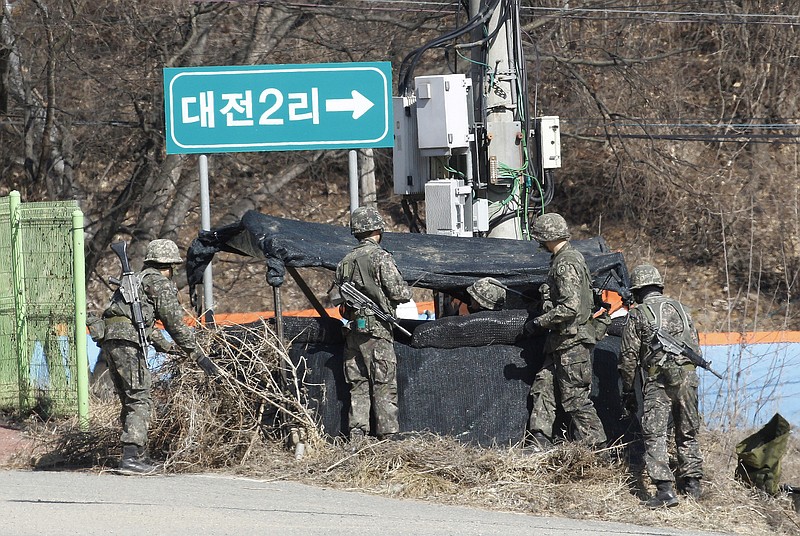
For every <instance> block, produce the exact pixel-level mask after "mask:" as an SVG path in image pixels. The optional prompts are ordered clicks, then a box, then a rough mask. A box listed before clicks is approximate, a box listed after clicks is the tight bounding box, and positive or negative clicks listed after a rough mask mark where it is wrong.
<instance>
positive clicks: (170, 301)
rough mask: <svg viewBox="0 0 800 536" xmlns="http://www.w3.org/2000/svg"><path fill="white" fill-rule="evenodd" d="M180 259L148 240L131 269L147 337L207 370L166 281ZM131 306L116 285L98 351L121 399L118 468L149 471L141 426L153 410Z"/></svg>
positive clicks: (166, 244) (211, 368)
mask: <svg viewBox="0 0 800 536" xmlns="http://www.w3.org/2000/svg"><path fill="white" fill-rule="evenodd" d="M181 262H183V261H182V260H181V257H180V253H179V252H178V246H177V245H175V243H174V242H173V241H171V240H163V239H159V240H153V241H152V242H150V243H149V244H148V246H147V254H146V258H145V260H144V268H143V269H142V271H141V272H140V273H139V274H137V278H138V280H139V281H140V283H141V286H140V289H139V296H140V299H141V306H142V313H143V316H144V321H145V325H146V332H147V337H148V339H149V340H150V341H151V342H152V343H153V346H155V348H156V350H158V351H162V352H170V351H173V348H174V346H176V345H177V347H179V348H180V349H181V350H183V351H184V352H185V353H186V354H187V355H188V356H190V357H191V358H193V359H194V360H195V361H197V364H198V365H199V366H200V367H201V368H203V370H204V371H205V372H206V373H207V374H213V373H216V367H215V365H214V364H213V362H212V361H211V360H210V359H209V358H208V357H207V356H206V355H205V354H204V353H203V352H202V350H201V349H200V348H199V347H198V346H197V343H196V341H195V337H194V334H193V332H192V331H191V330H190V329H189V327H188V326H187V325H186V324H185V323H184V322H183V317H184V311H183V308H182V307H181V305H180V303H179V302H178V289H177V288H176V287H175V283H173V282H172V280H171V277H172V274H173V266H174V265H175V264H179V263H181ZM132 318H133V313H132V312H131V306H130V305H129V304H127V303H125V301H124V299H123V297H122V293H121V291H120V290H117V291H116V292H115V293H114V295H113V296H112V297H111V304H110V305H109V306H108V308H107V309H106V310H105V311H104V312H103V324H104V334H103V336H102V350H103V354H104V355H105V356H106V359H107V361H108V369H109V372H110V373H111V378H112V381H113V382H114V387H115V389H116V391H117V395H118V396H119V399H120V402H121V403H122V411H121V413H120V422H121V423H122V435H121V437H120V440H121V442H122V458H121V460H120V462H119V468H120V470H122V471H125V472H131V473H141V474H146V473H151V472H153V471H154V470H155V467H154V466H153V465H152V464H151V463H150V461H149V460H148V458H147V457H146V455H145V448H146V446H147V429H148V425H149V422H150V415H151V412H152V409H153V402H152V399H151V394H150V390H151V386H152V381H151V376H150V370H149V369H148V367H147V359H146V356H145V355H143V353H142V348H141V347H140V345H139V337H138V333H137V331H136V327H135V325H134V323H133V320H132ZM156 320H160V321H161V323H162V324H163V325H164V327H165V328H166V330H167V332H169V334H170V336H171V337H172V339H173V340H174V341H175V344H172V343H170V342H168V341H167V339H166V338H165V337H164V335H163V334H162V333H161V331H159V330H158V329H153V324H154V323H155V321H156Z"/></svg>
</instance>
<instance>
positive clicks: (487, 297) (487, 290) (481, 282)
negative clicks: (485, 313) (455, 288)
mask: <svg viewBox="0 0 800 536" xmlns="http://www.w3.org/2000/svg"><path fill="white" fill-rule="evenodd" d="M500 284H501V283H500V282H499V281H498V280H497V279H494V278H493V277H484V278H482V279H478V280H477V281H475V282H474V283H473V284H471V285H470V286H469V287H467V293H468V294H469V295H470V296H472V299H474V300H475V301H476V302H478V304H480V306H481V307H483V308H484V309H489V310H491V311H497V310H498V309H500V308H501V307H502V306H503V304H504V303H505V301H506V290H505V289H504V288H503V287H501V286H500Z"/></svg>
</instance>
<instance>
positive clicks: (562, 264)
mask: <svg viewBox="0 0 800 536" xmlns="http://www.w3.org/2000/svg"><path fill="white" fill-rule="evenodd" d="M547 285H548V287H549V289H550V300H551V301H550V303H551V304H552V308H549V307H547V308H549V310H548V311H546V312H545V313H544V314H542V315H541V316H539V317H537V321H538V325H539V326H541V327H543V328H547V329H549V330H550V333H549V334H548V336H547V340H546V342H545V348H544V350H545V355H546V357H545V364H544V366H543V367H542V369H541V370H540V371H539V372H538V373H537V374H536V377H535V378H534V381H533V385H532V386H531V396H532V397H533V407H532V409H531V416H530V421H529V423H528V429H529V430H530V431H531V432H534V433H535V432H541V433H543V434H544V435H545V436H547V437H548V438H552V437H553V432H554V430H553V424H554V423H555V418H556V396H557V395H558V397H559V398H560V401H561V406H562V408H564V411H565V412H567V413H568V414H569V415H570V416H571V418H572V425H573V435H574V439H576V440H579V441H582V442H584V443H586V444H588V445H592V446H595V445H602V444H604V443H605V441H606V434H605V431H604V430H603V424H602V423H601V422H600V418H599V417H598V416H597V411H596V410H595V409H594V405H593V404H592V401H591V400H590V398H589V395H590V393H591V386H592V349H593V347H594V344H595V343H596V341H595V339H594V335H593V331H592V329H590V328H591V324H590V322H589V320H590V319H591V317H592V305H593V303H594V298H593V295H592V290H591V279H590V277H589V270H588V268H587V266H586V261H585V260H584V258H583V255H582V254H581V253H580V252H579V251H578V250H576V249H575V248H574V247H573V246H572V244H570V243H569V242H567V243H566V244H564V246H563V247H561V249H559V250H558V252H557V253H555V254H553V256H552V259H551V263H550V272H549V273H548V276H547Z"/></svg>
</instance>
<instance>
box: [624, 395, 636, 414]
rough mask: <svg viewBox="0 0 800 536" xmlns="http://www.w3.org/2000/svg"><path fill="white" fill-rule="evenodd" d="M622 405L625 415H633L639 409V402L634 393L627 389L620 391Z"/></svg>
mask: <svg viewBox="0 0 800 536" xmlns="http://www.w3.org/2000/svg"><path fill="white" fill-rule="evenodd" d="M622 405H623V411H624V414H625V417H635V416H636V413H637V412H638V411H639V403H638V402H637V401H636V393H635V392H633V391H627V392H624V393H622Z"/></svg>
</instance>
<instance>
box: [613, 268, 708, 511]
mask: <svg viewBox="0 0 800 536" xmlns="http://www.w3.org/2000/svg"><path fill="white" fill-rule="evenodd" d="M663 289H664V281H663V279H662V278H661V274H659V273H658V270H657V269H656V268H655V267H654V266H651V265H649V264H643V265H641V266H637V267H636V268H634V269H633V271H632V272H631V290H632V291H633V295H634V298H635V299H636V302H637V303H638V304H639V305H638V306H637V307H634V308H633V309H632V310H631V311H630V314H629V315H628V321H627V324H626V325H625V330H624V331H623V333H622V345H621V348H620V364H619V371H620V375H621V376H622V385H623V396H624V398H625V402H626V403H625V405H626V407H627V408H629V411H634V410H635V409H636V398H635V395H634V392H633V389H634V379H635V374H636V371H637V369H639V370H641V372H642V378H643V385H642V399H643V408H642V409H643V415H642V435H643V436H644V443H645V449H646V452H645V465H646V467H647V473H648V475H649V476H650V479H651V480H652V481H653V483H654V484H655V486H656V488H657V490H658V491H657V493H656V495H655V497H653V498H651V499H650V500H649V501H647V502H646V503H645V504H646V505H647V506H649V507H650V508H659V507H662V506H675V505H676V504H678V497H677V496H676V495H675V491H674V487H673V483H674V482H675V477H674V476H673V474H672V471H671V470H670V466H669V457H668V454H667V427H668V425H669V418H670V416H672V419H673V422H674V426H675V444H676V447H677V451H678V468H677V475H678V477H679V479H680V483H681V486H680V490H681V492H683V493H685V494H686V495H688V496H690V497H693V498H694V499H699V498H700V492H701V489H700V479H702V478H703V459H702V457H701V455H700V449H699V447H698V442H697V434H698V430H699V428H700V413H699V411H698V400H697V386H698V383H699V380H698V377H697V373H696V372H695V366H694V365H693V364H692V363H691V362H690V361H689V359H688V358H686V357H685V356H683V355H674V354H669V353H667V352H665V351H664V350H663V349H661V350H658V351H654V350H652V349H651V347H650V343H651V341H653V337H654V335H655V330H656V329H662V330H666V331H668V332H669V333H670V334H672V335H674V336H675V338H676V339H678V340H679V341H683V342H685V343H686V344H687V345H688V346H689V347H690V348H692V349H693V350H695V351H696V352H697V353H698V354H701V352H700V345H699V339H698V336H697V330H696V329H695V327H694V324H693V323H692V317H691V316H690V315H689V312H688V311H687V310H686V308H685V307H684V306H683V304H681V303H680V302H679V301H678V300H675V299H672V298H668V297H666V296H664V295H662V294H661V292H662V291H663Z"/></svg>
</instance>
